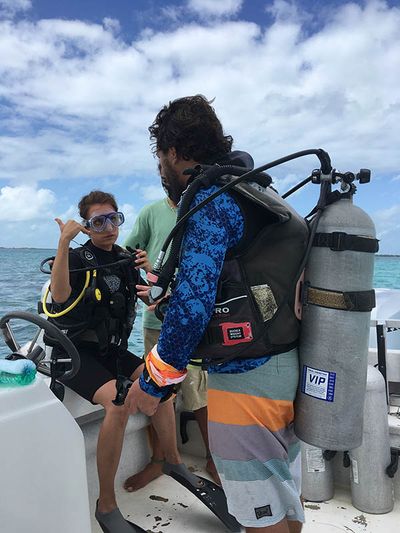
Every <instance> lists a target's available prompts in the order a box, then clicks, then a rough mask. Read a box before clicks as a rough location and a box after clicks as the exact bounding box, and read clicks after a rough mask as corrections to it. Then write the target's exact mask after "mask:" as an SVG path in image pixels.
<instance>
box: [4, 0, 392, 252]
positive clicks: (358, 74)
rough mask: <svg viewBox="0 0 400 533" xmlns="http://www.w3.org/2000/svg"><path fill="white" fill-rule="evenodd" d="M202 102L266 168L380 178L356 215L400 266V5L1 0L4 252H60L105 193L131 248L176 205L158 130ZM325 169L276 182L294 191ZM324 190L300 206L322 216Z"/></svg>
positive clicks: (361, 193) (278, 172)
mask: <svg viewBox="0 0 400 533" xmlns="http://www.w3.org/2000/svg"><path fill="white" fill-rule="evenodd" d="M199 93H200V94H203V95H205V96H206V97H207V98H208V99H214V102H213V106H214V108H215V110H216V112H217V114H218V116H219V118H220V119H221V122H222V123H223V126H224V130H225V133H226V134H230V135H232V137H233V138H234V147H233V148H234V149H239V150H245V151H248V152H249V153H251V154H252V156H253V158H254V160H255V163H256V165H257V166H258V165H262V164H264V163H267V162H268V161H272V160H274V159H277V158H279V157H282V156H284V155H287V154H289V153H292V152H296V151H298V150H303V149H308V148H323V149H325V150H326V151H327V152H328V153H329V154H330V156H331V160H332V164H333V166H334V167H335V168H337V169H338V170H340V171H343V172H345V171H353V172H357V171H358V170H359V169H360V168H369V169H371V172H372V180H371V183H369V184H362V185H360V186H358V189H357V194H356V196H355V203H356V204H357V205H358V206H359V207H361V208H362V209H364V210H365V211H367V212H368V213H369V215H370V216H371V217H372V219H373V220H374V222H375V225H376V228H377V235H378V238H379V239H380V253H384V254H400V238H399V234H400V150H399V141H400V0H397V1H390V2H389V1H383V0H382V1H378V0H373V1H356V2H346V1H341V0H325V1H323V0H317V1H311V0H303V1H298V2H296V1H286V0H275V1H265V0H183V1H173V0H171V1H169V0H113V1H109V0H69V1H68V2H61V1H60V2H54V0H0V224H1V228H2V231H1V233H0V246H4V247H38V248H54V247H55V246H56V245H57V241H58V236H59V230H58V226H57V224H56V223H55V222H54V217H56V216H58V217H61V218H62V219H63V220H64V221H65V220H67V219H69V218H75V219H76V220H79V216H78V213H77V209H76V205H77V203H78V201H79V199H80V198H81V197H82V196H83V195H84V194H86V193H88V192H89V191H90V190H93V189H101V190H105V191H108V192H112V193H114V194H115V196H116V198H117V201H118V204H119V207H120V210H122V211H123V212H124V213H125V216H126V222H125V224H124V226H122V227H121V238H120V242H121V243H122V242H123V240H124V238H125V237H126V235H127V234H128V233H129V230H130V229H131V228H132V225H133V223H134V220H135V218H136V216H137V214H138V213H139V211H140V209H141V208H142V207H143V206H144V205H146V204H147V203H149V202H152V201H155V200H158V199H160V198H162V197H163V191H162V189H161V187H160V184H159V176H158V173H157V162H156V160H155V158H154V155H153V154H152V151H151V146H150V140H149V134H148V126H149V125H150V124H151V123H152V122H153V120H154V118H155V116H156V114H157V112H158V111H159V110H160V109H161V107H162V106H163V105H165V104H167V103H168V102H169V101H171V100H173V99H175V98H179V97H181V96H187V95H192V94H199ZM318 165H319V164H318V160H317V159H315V158H314V157H312V156H307V157H306V158H302V159H301V160H297V161H295V162H292V163H290V164H286V165H282V166H281V167H278V168H275V169H273V171H272V172H271V174H272V176H273V178H274V183H275V186H276V187H277V189H278V190H279V192H281V193H284V192H285V191H286V190H287V189H289V188H290V187H291V186H293V185H294V184H296V183H297V182H299V181H301V180H302V179H304V178H305V177H307V176H308V175H309V174H310V173H311V171H312V169H314V168H316V167H318ZM318 192H319V191H318V187H317V186H316V185H308V186H306V187H304V188H303V189H301V191H300V192H298V193H296V194H295V195H293V197H291V199H290V201H291V203H292V205H293V206H294V207H295V208H296V209H297V210H298V211H299V212H300V213H301V214H302V215H306V214H307V213H308V212H309V211H310V210H311V208H312V207H313V206H314V205H315V203H316V201H317V199H318Z"/></svg>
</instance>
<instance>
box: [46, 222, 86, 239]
mask: <svg viewBox="0 0 400 533" xmlns="http://www.w3.org/2000/svg"><path fill="white" fill-rule="evenodd" d="M54 220H55V221H56V222H57V224H58V227H59V228H60V233H61V236H60V238H61V239H65V240H67V241H68V242H69V241H72V239H73V238H74V237H76V236H77V235H78V233H79V232H80V231H81V232H82V233H85V234H86V235H89V230H88V229H86V228H85V227H84V226H82V224H79V222H76V220H67V222H65V224H64V222H63V221H62V220H61V218H55V219H54Z"/></svg>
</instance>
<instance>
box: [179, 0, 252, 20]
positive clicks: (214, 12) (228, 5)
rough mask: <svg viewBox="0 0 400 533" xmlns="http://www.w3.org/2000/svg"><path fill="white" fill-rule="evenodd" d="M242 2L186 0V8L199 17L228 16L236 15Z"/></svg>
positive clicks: (232, 0)
mask: <svg viewBox="0 0 400 533" xmlns="http://www.w3.org/2000/svg"><path fill="white" fill-rule="evenodd" d="M242 4H243V0H188V3H187V5H188V8H189V9H190V10H192V11H195V12H196V13H197V14H198V15H201V16H214V17H221V16H230V15H235V14H236V13H238V12H239V11H240V9H241V7H242Z"/></svg>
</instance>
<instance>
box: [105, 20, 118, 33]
mask: <svg viewBox="0 0 400 533" xmlns="http://www.w3.org/2000/svg"><path fill="white" fill-rule="evenodd" d="M103 26H104V28H105V29H106V30H108V31H110V32H111V33H114V34H118V33H119V32H120V31H121V24H120V22H119V20H117V19H113V18H110V17H105V18H104V19H103Z"/></svg>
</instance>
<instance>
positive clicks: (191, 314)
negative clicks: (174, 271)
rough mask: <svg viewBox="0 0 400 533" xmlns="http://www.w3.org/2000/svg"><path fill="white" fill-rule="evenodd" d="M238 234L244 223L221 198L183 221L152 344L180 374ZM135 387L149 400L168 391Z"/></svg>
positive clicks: (242, 363)
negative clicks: (164, 309) (175, 266)
mask: <svg viewBox="0 0 400 533" xmlns="http://www.w3.org/2000/svg"><path fill="white" fill-rule="evenodd" d="M217 190H218V187H217V186H215V185H213V186H211V187H208V188H207V189H202V190H201V191H199V192H198V193H197V194H196V196H195V198H194V200H193V202H192V205H191V207H194V206H196V205H197V204H199V203H200V202H202V201H203V200H205V199H206V198H208V197H209V196H210V195H211V194H213V193H214V192H216V191H217ZM243 232H244V219H243V215H242V212H241V210H240V207H239V205H238V204H237V202H236V201H235V200H234V199H233V198H232V196H230V195H229V194H228V193H223V194H221V195H220V196H218V197H217V198H215V199H214V200H212V201H211V202H210V203H208V204H207V205H205V206H204V207H202V208H201V209H200V210H199V211H197V213H195V214H194V215H193V216H192V217H190V218H189V220H188V223H187V228H186V232H185V237H184V240H183V246H182V253H181V258H180V262H179V272H178V275H177V280H176V286H175V288H174V291H173V293H172V295H171V299H170V303H169V307H168V313H167V314H166V317H165V320H164V322H163V325H162V328H161V333H160V337H159V339H158V345H157V348H158V353H159V355H160V357H161V359H162V360H163V361H165V362H166V363H168V364H170V365H172V366H173V367H174V368H176V369H178V370H184V369H185V368H186V367H187V365H188V363H189V360H190V358H191V357H192V355H193V353H194V352H195V349H196V347H197V345H198V344H199V342H200V341H201V339H202V337H203V335H204V332H205V329H206V327H207V324H208V322H209V321H210V318H211V315H212V312H213V308H214V304H215V298H216V293H217V284H218V279H219V277H220V274H221V271H222V266H223V262H224V259H225V254H226V252H227V250H228V249H229V248H232V247H234V246H235V245H236V244H238V242H239V240H240V239H241V237H242V235H243ZM268 359H269V357H268V356H265V357H261V358H257V359H242V360H234V361H230V362H227V363H223V364H220V365H214V366H211V367H210V368H209V369H208V371H209V373H212V372H225V373H238V372H246V371H248V370H251V369H252V368H255V367H257V366H259V365H261V364H263V363H265V362H266V361H267V360H268ZM140 387H141V389H142V390H144V391H145V392H148V393H149V394H151V395H153V396H164V395H165V394H166V393H167V392H168V389H169V387H164V388H163V389H157V388H156V387H154V386H153V385H152V384H151V383H146V382H145V381H144V379H143V377H141V378H140Z"/></svg>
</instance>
